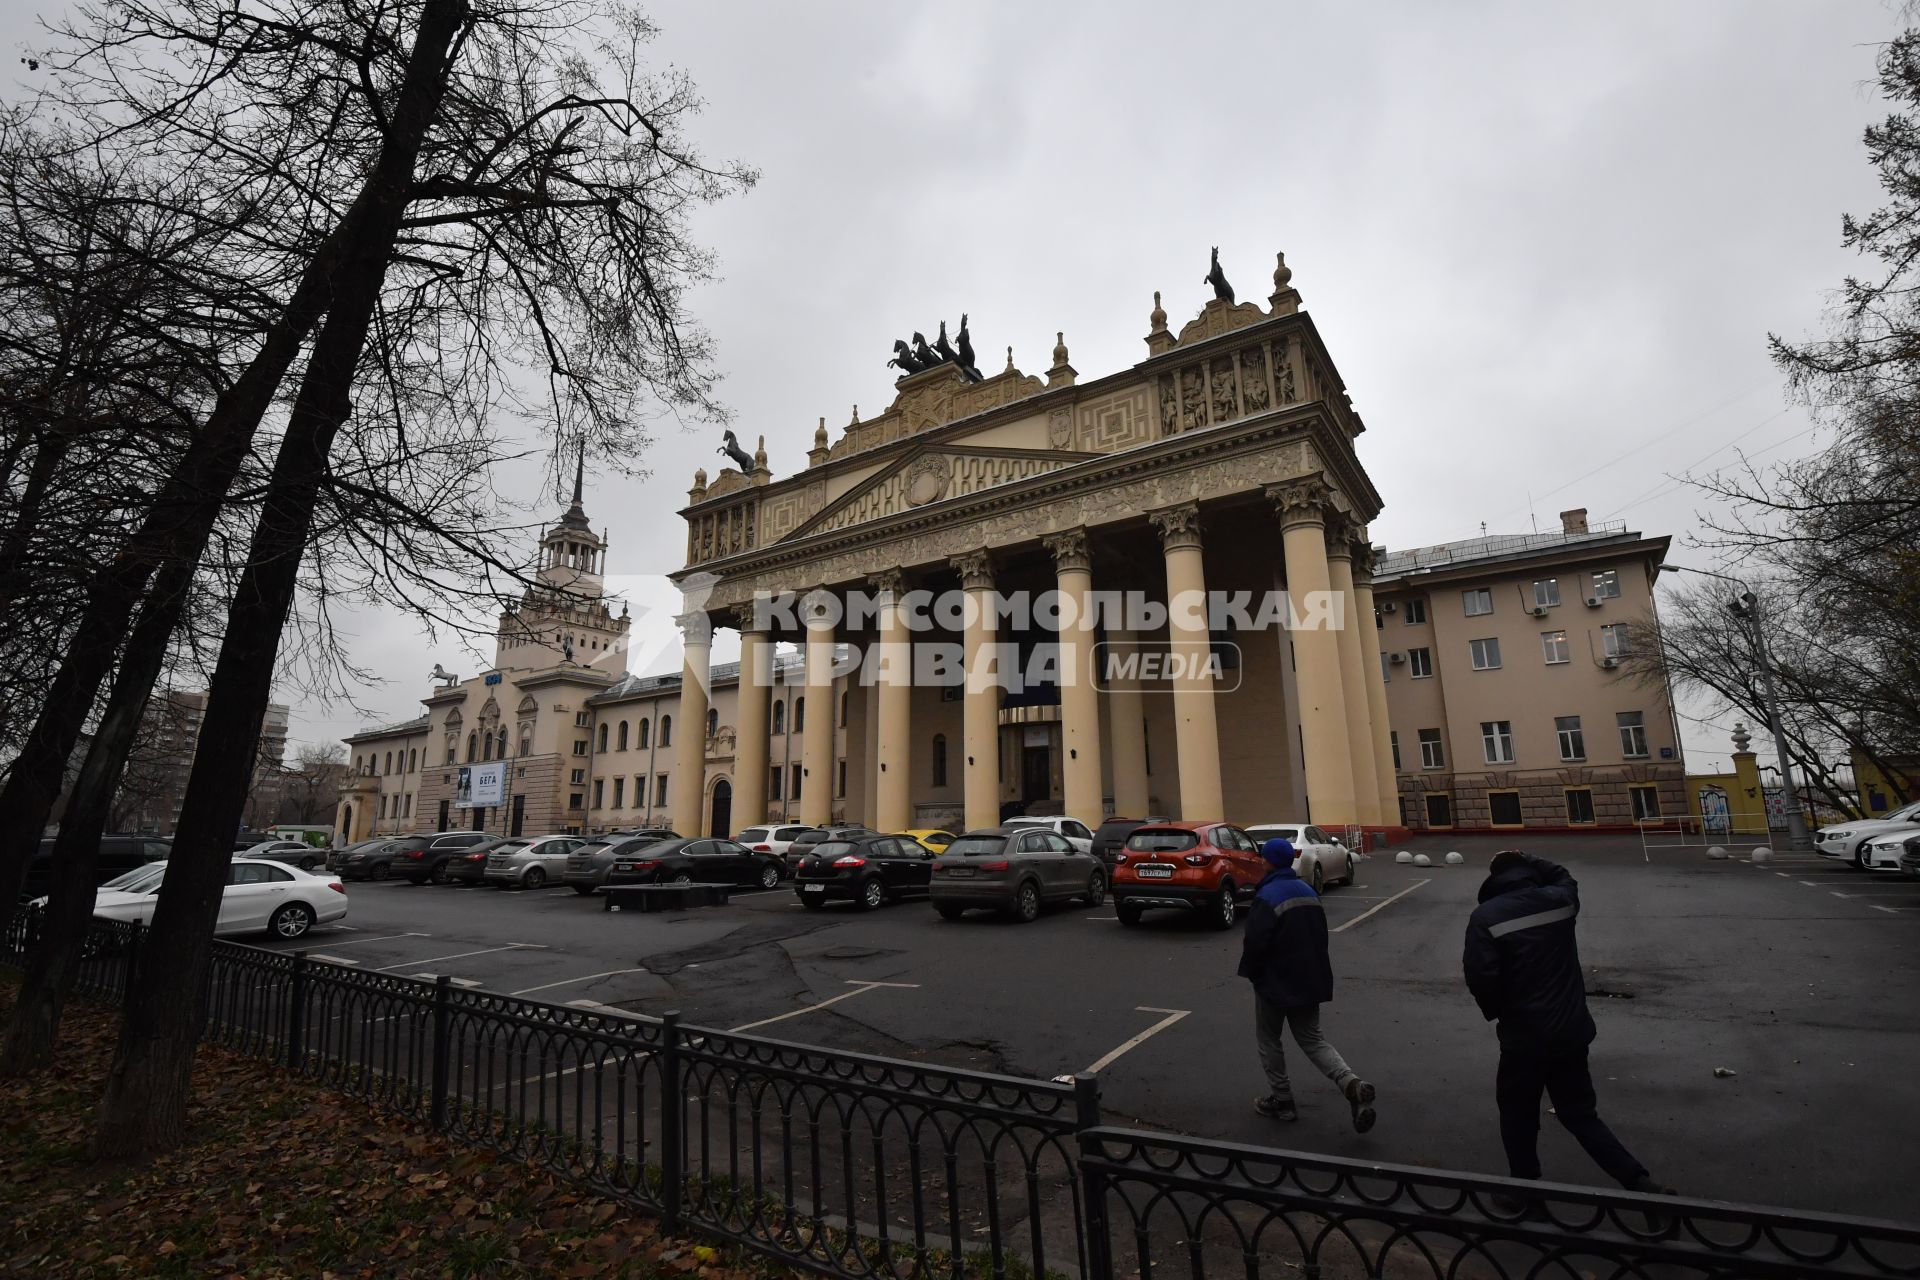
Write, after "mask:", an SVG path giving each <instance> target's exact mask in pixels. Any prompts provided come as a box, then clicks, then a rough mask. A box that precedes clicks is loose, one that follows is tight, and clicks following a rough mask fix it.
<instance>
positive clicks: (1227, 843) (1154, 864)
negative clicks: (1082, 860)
mask: <svg viewBox="0 0 1920 1280" xmlns="http://www.w3.org/2000/svg"><path fill="white" fill-rule="evenodd" d="M1268 870H1269V868H1268V866H1267V863H1266V859H1264V858H1262V857H1261V856H1260V848H1259V846H1258V845H1256V844H1254V842H1253V837H1251V836H1249V835H1248V834H1247V833H1246V832H1244V831H1242V830H1241V829H1240V828H1238V827H1236V826H1232V825H1230V824H1228V823H1225V822H1156V823H1153V824H1151V825H1149V826H1143V827H1136V828H1134V830H1133V831H1131V832H1130V833H1128V835H1127V842H1126V844H1125V845H1124V846H1122V847H1121V848H1120V850H1119V851H1118V852H1116V853H1115V854H1114V855H1113V905H1114V909H1115V910H1116V911H1118V912H1119V913H1120V923H1121V924H1125V925H1135V924H1139V923H1140V913H1141V912H1143V911H1145V910H1147V909H1148V908H1149V907H1171V908H1173V909H1175V910H1179V911H1197V912H1200V913H1201V914H1202V915H1203V916H1204V917H1205V918H1206V921H1207V925H1208V927H1209V928H1214V929H1231V928H1232V927H1233V922H1234V920H1235V919H1236V918H1237V916H1238V915H1239V902H1240V899H1241V898H1244V897H1251V896H1252V894H1253V890H1254V886H1256V885H1258V884H1259V883H1260V882H1261V881H1262V880H1263V879H1265V878H1266V875H1267V871H1268Z"/></svg>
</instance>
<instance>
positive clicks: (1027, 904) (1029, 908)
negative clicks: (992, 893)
mask: <svg viewBox="0 0 1920 1280" xmlns="http://www.w3.org/2000/svg"><path fill="white" fill-rule="evenodd" d="M1013 918H1014V919H1015V920H1018V921H1019V922H1020V923H1021V924H1032V923H1033V922H1034V921H1035V920H1038V919H1039V918H1040V886H1039V885H1037V884H1035V883H1034V882H1033V881H1031V880H1026V881H1023V882H1022V883H1021V885H1020V887H1019V888H1018V889H1016V890H1014V892H1013Z"/></svg>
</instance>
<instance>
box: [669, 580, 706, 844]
mask: <svg viewBox="0 0 1920 1280" xmlns="http://www.w3.org/2000/svg"><path fill="white" fill-rule="evenodd" d="M675 621H676V622H678V623H679V624H680V638H681V644H682V646H683V651H684V653H685V655H686V656H685V657H684V658H683V659H682V660H681V663H680V706H679V707H678V709H677V710H676V711H675V713H674V720H675V721H676V727H677V728H678V729H679V731H680V732H679V737H678V739H677V740H676V741H675V743H674V747H673V777H672V778H670V779H668V781H667V800H668V805H667V808H668V811H669V812H670V813H672V815H673V829H674V830H675V831H678V832H679V833H680V834H681V835H683V836H703V835H706V834H707V826H708V822H709V819H710V817H711V815H710V814H709V813H708V812H707V685H708V681H709V680H711V679H712V665H713V622H712V620H711V619H709V618H708V617H707V615H706V614H705V613H702V612H698V611H696V612H693V613H683V614H681V615H680V616H679V617H678V618H676V619H675Z"/></svg>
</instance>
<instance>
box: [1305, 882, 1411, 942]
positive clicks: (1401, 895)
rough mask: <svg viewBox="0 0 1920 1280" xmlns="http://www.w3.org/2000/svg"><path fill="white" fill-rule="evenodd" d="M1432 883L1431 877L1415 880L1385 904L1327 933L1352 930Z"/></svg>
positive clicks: (1380, 904) (1378, 904)
mask: <svg viewBox="0 0 1920 1280" xmlns="http://www.w3.org/2000/svg"><path fill="white" fill-rule="evenodd" d="M1432 883H1433V878H1432V877H1431V876H1429V877H1428V878H1427V879H1425V880H1416V881H1415V882H1414V883H1412V884H1410V885H1408V886H1407V887H1406V888H1404V889H1402V890H1401V891H1400V892H1398V893H1396V894H1394V895H1393V896H1392V897H1391V898H1388V899H1387V900H1386V901H1385V902H1378V903H1375V904H1374V905H1373V906H1371V907H1368V908H1367V909H1366V910H1365V911H1362V912H1361V913H1360V914H1359V915H1357V916H1355V917H1354V918H1353V919H1351V920H1349V921H1347V922H1346V923H1345V924H1343V925H1340V926H1339V927H1338V928H1334V929H1329V930H1327V932H1328V933H1340V932H1343V931H1345V930H1347V929H1351V928H1353V926H1355V925H1357V924H1359V923H1360V922H1361V921H1362V920H1365V919H1366V918H1367V917H1368V916H1370V915H1372V914H1373V913H1374V912H1376V911H1384V910H1385V909H1386V908H1388V907H1390V906H1392V905H1393V904H1394V903H1396V902H1398V901H1400V899H1402V898H1404V897H1406V896H1407V895H1408V894H1410V893H1412V892H1413V891H1414V890H1415V889H1418V888H1419V887H1420V886H1421V885H1423V884H1432Z"/></svg>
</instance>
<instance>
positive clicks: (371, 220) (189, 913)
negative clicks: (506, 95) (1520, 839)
mask: <svg viewBox="0 0 1920 1280" xmlns="http://www.w3.org/2000/svg"><path fill="white" fill-rule="evenodd" d="M466 19H467V6H466V3H465V0H427V3H426V5H425V6H424V8H423V9H422V11H421V16H420V26H419V29H418V31H417V32H416V33H415V36H414V44H413V48H412V50H411V51H410V53H409V56H408V59H407V72H406V76H405V78H404V80H403V82H402V86H401V89H400V93H399V96H398V99H397V101H396V105H395V108H394V112H393V117H392V121H393V122H392V126H391V128H390V129H389V131H388V134H387V138H386V141H385V143H383V145H382V147H381V153H380V157H379V159H378V161H377V162H376V164H375V167H374V171H373V173H372V174H371V175H370V176H369V178H368V180H367V184H366V186H365V188H364V189H363V190H362V192H361V196H360V199H359V200H358V201H356V205H357V206H359V207H362V208H364V210H365V211H366V214H367V217H366V219H365V225H364V226H362V227H361V228H360V231H359V234H357V235H356V236H355V237H354V238H353V240H352V241H351V242H350V244H349V245H348V246H347V249H346V258H345V261H344V262H342V263H341V264H340V267H339V269H338V270H337V271H336V272H335V274H334V278H333V301H332V305H331V306H330V308H329V310H328V314H327V320H326V323H325V324H324V325H323V326H322V327H321V329H320V332H319V334H318V335H317V336H316V337H315V339H314V345H313V355H312V357H311V359H310V360H309V361H308V364H307V372H306V376H305V377H304V378H303V379H302V382H301V385H300V389H299V392H298V394H297V395H296V396H295V398H294V404H293V410H292V412H291V414H290V415H289V416H288V421H287V429H286V434H285V435H284V436H283V437H282V439H281V443H280V451H279V453H278V455H277V456H276V457H275V459H274V468H273V476H272V479H271V481H270V483H269V484H268V487H267V492H266V497H265V499H264V502H263V504H262V507H261V512H260V520H259V523H258V524H257V525H256V526H255V528H254V534H253V541H252V543H251V545H250V547H249V549H248V555H247V568H246V571H245V572H244V573H243V574H242V575H241V578H240V583H239V586H238V587H237V588H236V589H235V591H234V598H233V604H232V607H231V608H230V609H229V610H228V612H227V629H226V636H225V639H224V640H223V641H222V642H221V645H220V657H219V661H218V662H217V664H216V665H215V668H214V674H213V680H212V682H211V684H210V687H209V690H208V699H207V711H206V719H205V720H204V721H203V722H202V725H201V731H200V747H199V749H198V750H196V751H195V752H194V758H193V771H192V773H191V774H190V775H189V777H188V780H187V791H186V796H185V798H184V800H183V802H182V804H181V810H180V825H179V827H178V829H177V830H176V831H175V833H174V845H173V857H172V858H170V859H169V860H168V862H167V872H166V878H165V880H164V882H163V884H162V887H161V891H160V900H159V903H158V905H157V907H156V909H155V911H154V917H153V926H152V928H151V929H149V930H148V932H147V936H146V939H145V940H144V942H143V943H142V945H141V948H140V956H139V960H138V964H137V966H136V968H135V971H134V973H133V975H132V979H131V982H132V989H131V991H130V993H129V999H128V1002H127V1013H126V1017H125V1019H124V1020H123V1021H122V1023H121V1027H120V1042H119V1044H118V1046H117V1047H116V1049H115V1052H114V1060H113V1068H112V1071H111V1072H110V1074H109V1075H108V1077H107V1091H106V1096H105V1098H104V1099H103V1100H102V1101H101V1104H100V1122H99V1128H98V1129H97V1131H96V1132H95V1135H94V1153H95V1155H96V1157H98V1158H101V1159H115V1158H123V1157H128V1156H138V1155H145V1154H149V1153H153V1152H158V1151H164V1150H169V1149H171V1148H173V1147H177V1146H178V1145H179V1144H180V1143H181V1141H182V1140H183V1139H184V1137H185V1133H186V1111H187V1100H188V1098H189V1096H190V1093H191V1089H192V1076H193V1055H194V1049H195V1047H196V1045H197V1042H198V1039H199V1032H200V1027H201V1017H200V1004H201V993H202V991H203V990H204V988H205V986H206V983H207V978H208V974H209V971H210V969H211V966H212V957H213V946H212V943H213V929H214V925H215V923H216V922H217V920H218V918H219V913H220V899H221V895H222V893H223V891H224V890H225V888H226V868H227V864H228V862H229V861H230V859H231V856H232V854H231V848H232V846H231V842H232V839H233V836H234V833H235V831H237V830H238V828H239V825H240V814H241V811H242V810H243V809H244V808H245V806H246V800H247V788H248V785H249V783H250V782H251V780H252V776H253V760H254V754H255V751H256V749H257V747H258V744H259V738H260V720H261V716H262V714H263V713H264V712H265V710H266V704H267V700H268V699H269V698H270V697H271V696H272V692H273V672H274V663H275V660H276V658H277V657H278V655H279V650H280V633H281V631H282V629H283V628H284V627H285V625H286V618H287V611H288V609H289V607H290V606H291V604H292V602H293V597H294V594H295V591H296V590H297V588H298V584H299V572H300V560H301V557H302V555H303V554H304V552H305V550H306V546H307V540H308V538H309V536H310V534H311V532H312V526H313V512H314V507H315V503H316V501H317V498H318V495H319V490H320V485H321V483H322V482H323V480H324V479H325V477H326V471H327V455H328V451H329V450H330V449H331V447H332V444H333V437H334V434H335V433H336V432H337V431H338V430H339V428H340V425H341V424H342V423H343V422H345V421H346V419H347V417H348V415H349V414H350V413H351V412H352V408H353V402H352V392H353V375H354V370H355V368H356V366H357V365H358V364H359V361H360V354H361V351H362V350H363V348H364V347H365V345H366V338H367V332H368V329H369V327H370V326H371V323H372V318H373V311H374V307H375V305H376V303H377V302H378V301H379V296H380V290H381V287H382V286H383V285H384V283H385V281H386V272H387V264H388V262H389V260H390V258H391V253H392V249H393V244H394V239H395V237H396V236H397V234H398V232H399V229H400V222H401V219H402V218H403V217H404V215H405V213H406V209H407V202H408V196H409V191H410V188H411V186H412V181H413V173H414V167H415V164H416V162H417V160H418V158H419V153H420V146H421V143H422V142H423V141H424V139H425V137H426V134H427V130H428V129H429V127H430V126H431V125H432V123H433V120H434V117H435V115H436V114H437V113H438V111H439V109H440V102H441V99H442V97H443V95H444V94H445V91H446V76H447V72H448V70H449V68H450V65H451V59H450V56H449V52H448V51H449V49H450V48H451V47H452V46H453V43H454V40H455V37H456V36H457V35H458V33H459V31H460V28H461V26H462V25H463V24H464V23H465V21H466Z"/></svg>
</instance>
